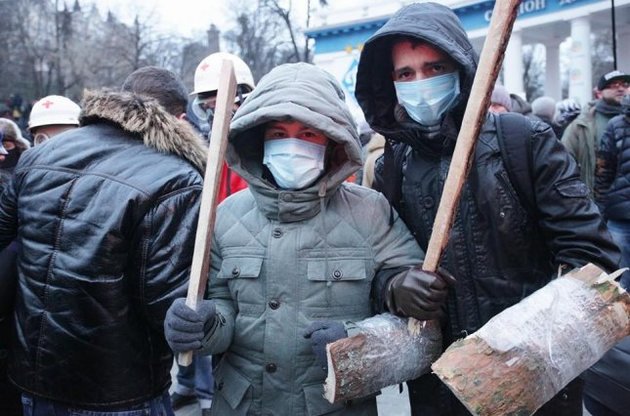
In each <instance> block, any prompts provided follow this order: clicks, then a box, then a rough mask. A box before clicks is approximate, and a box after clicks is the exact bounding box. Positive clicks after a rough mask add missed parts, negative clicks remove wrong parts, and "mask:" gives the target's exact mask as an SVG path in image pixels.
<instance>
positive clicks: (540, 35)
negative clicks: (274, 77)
mask: <svg viewBox="0 0 630 416" xmlns="http://www.w3.org/2000/svg"><path fill="white" fill-rule="evenodd" d="M344 3H345V2H344ZM409 3H412V1H389V2H384V1H382V0H381V1H375V0H374V1H370V0H368V1H364V2H362V5H361V6H355V7H347V6H346V8H345V9H342V8H336V9H335V8H334V7H333V6H330V8H326V9H323V10H322V12H321V13H322V14H320V15H319V16H318V17H319V20H320V22H321V24H320V26H319V27H315V28H313V29H311V30H309V31H307V36H308V37H310V38H312V39H314V40H315V55H314V62H315V64H317V65H319V66H321V67H322V68H324V69H326V70H327V71H329V72H331V73H332V74H333V75H335V76H336V77H337V79H339V81H340V82H341V84H342V85H343V87H344V88H345V89H346V92H347V95H348V104H349V105H350V106H351V108H352V110H353V112H354V113H355V115H356V116H357V118H359V119H360V118H361V117H362V115H361V111H360V109H359V108H358V105H357V103H356V100H355V99H354V83H355V77H356V69H357V64H358V59H359V55H360V51H361V48H362V46H363V43H364V42H365V41H366V40H367V39H368V38H369V37H370V36H371V35H372V34H373V33H374V32H376V31H377V30H378V29H379V28H380V27H381V26H382V25H383V24H384V23H385V22H386V21H387V19H388V18H389V17H390V16H391V15H392V14H393V13H394V12H395V11H396V10H398V9H399V8H400V7H402V6H404V5H406V4H409ZM440 3H442V4H445V5H447V6H449V7H451V8H452V9H453V10H454V11H455V13H456V14H457V15H458V16H459V18H460V19H461V21H462V24H463V26H464V28H465V29H466V31H467V32H468V35H469V37H470V39H471V41H472V43H473V46H474V47H475V49H476V50H477V51H478V52H479V51H481V49H482V47H483V42H484V40H485V36H486V34H487V32H488V26H489V22H490V17H491V15H492V8H493V7H494V3H495V2H494V1H493V0H489V1H479V0H477V1H462V0H450V1H449V0H444V1H440ZM612 3H613V2H612V1H611V0H523V1H522V2H521V5H520V6H519V14H518V17H517V19H516V22H515V24H514V29H513V32H512V36H511V38H510V42H509V44H508V47H507V50H506V52H505V57H504V61H503V82H504V84H505V86H506V88H507V89H508V90H509V91H510V92H513V93H517V94H519V95H521V96H525V92H524V90H525V89H524V82H523V79H524V68H523V46H525V45H531V44H542V45H544V50H545V85H544V90H545V94H546V95H549V96H551V97H552V98H554V99H556V100H559V99H562V98H566V97H562V82H561V81H562V80H561V64H560V60H561V53H560V51H561V45H562V46H563V48H562V50H563V51H567V52H566V54H565V55H568V56H565V59H566V60H567V62H568V74H566V76H568V80H567V81H568V86H569V91H568V96H569V97H572V98H575V99H577V100H579V102H581V103H582V104H584V103H586V102H588V101H589V100H591V98H592V93H593V85H592V75H593V74H592V62H591V50H592V36H591V34H592V32H593V31H595V30H599V29H606V28H608V29H610V28H612V13H611V7H612ZM614 4H615V9H614V10H615V20H616V24H615V28H616V33H617V67H618V69H620V70H622V71H625V72H630V47H629V45H630V0H615V1H614ZM324 13H325V14H324ZM595 75H598V74H595Z"/></svg>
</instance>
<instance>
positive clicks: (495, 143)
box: [356, 3, 619, 416]
mask: <svg viewBox="0 0 630 416" xmlns="http://www.w3.org/2000/svg"><path fill="white" fill-rule="evenodd" d="M388 58H389V59H388ZM484 70H488V69H487V68H484ZM476 71H477V56H476V54H475V52H474V50H473V48H472V45H471V44H470V41H469V39H468V36H467V35H466V32H465V31H464V28H463V27H462V24H461V22H460V20H459V18H458V17H457V16H456V15H455V13H453V11H452V10H450V9H449V8H447V7H445V6H442V5H439V4H437V3H419V4H412V5H409V6H406V7H404V8H402V9H401V10H399V11H398V12H397V13H396V14H395V15H394V16H393V17H392V18H391V19H390V20H389V21H388V22H387V23H386V24H385V25H384V26H383V27H382V28H381V29H380V30H379V31H378V32H376V33H375V34H374V35H373V36H372V37H371V38H370V39H369V40H368V41H367V42H366V43H365V46H364V48H363V51H362V53H361V59H360V62H359V67H358V72H357V85H356V96H357V100H358V102H359V104H360V105H361V108H362V109H363V112H364V114H365V117H366V120H367V122H368V123H369V124H370V126H371V127H372V128H373V129H374V131H376V132H377V133H380V134H382V135H383V136H384V137H385V138H386V139H387V144H386V147H385V153H384V157H383V158H382V159H380V160H379V162H378V163H377V167H376V179H375V184H376V188H377V189H380V190H382V191H383V192H384V194H385V195H386V196H387V198H388V199H389V201H390V203H391V204H392V205H393V206H394V207H395V208H396V210H398V212H399V213H400V216H401V217H402V218H403V220H404V221H405V223H406V224H407V226H408V227H409V229H410V230H411V231H412V233H413V235H414V236H415V238H416V240H417V241H418V243H419V244H420V247H421V248H422V249H424V250H426V248H427V245H428V241H429V238H430V235H431V231H432V228H433V222H434V219H435V216H436V212H437V207H438V203H439V200H440V197H441V195H442V191H443V187H444V181H445V178H446V175H447V173H448V170H449V165H450V162H451V158H452V156H453V150H454V147H455V142H456V140H457V137H458V134H459V130H460V129H461V126H462V118H463V114H464V110H465V108H466V105H467V104H468V99H469V95H470V90H471V86H472V82H473V79H474V76H475V73H476ZM478 141H479V143H478V145H477V147H476V151H475V153H474V154H473V156H472V161H471V170H470V173H469V176H468V178H467V181H466V182H465V184H464V186H463V189H462V197H461V201H460V203H459V207H458V211H457V215H456V217H455V219H454V223H453V228H452V230H451V233H450V238H449V241H448V245H447V247H446V249H445V252H444V255H443V257H442V261H441V264H440V266H441V267H442V268H443V269H445V270H446V271H448V272H450V273H451V274H452V275H453V276H454V277H455V279H456V283H455V284H452V285H450V287H449V290H448V294H447V296H438V294H439V293H438V291H437V290H436V288H437V287H440V286H441V287H444V286H446V284H447V282H448V280H447V279H445V278H444V276H443V275H442V273H439V274H433V276H429V275H425V276H423V275H422V274H421V273H418V274H414V275H413V276H395V277H393V278H392V279H390V280H389V281H388V282H387V284H386V286H385V287H386V291H387V292H386V295H385V299H386V300H387V302H386V306H387V308H388V309H389V310H390V311H392V312H394V313H396V314H398V315H401V316H411V317H414V318H417V319H420V320H429V319H439V320H440V322H441V324H442V333H443V339H444V348H446V347H447V346H448V345H450V344H451V343H452V342H454V341H455V340H457V339H458V338H463V337H465V336H466V335H467V334H471V333H473V332H475V331H477V330H478V329H479V328H481V327H482V326H483V325H484V324H486V323H487V322H488V321H489V320H490V319H491V318H492V317H493V316H495V315H496V314H498V313H499V312H501V311H503V310H504V309H506V308H508V307H510V306H512V305H514V304H516V303H518V302H519V301H520V300H521V299H523V298H524V297H526V296H528V295H530V294H531V293H533V292H534V291H536V290H537V289H539V288H541V287H543V286H544V285H546V284H547V283H548V282H549V281H550V280H551V279H552V278H553V277H555V276H556V275H557V273H558V269H559V268H561V269H562V270H569V269H571V268H574V267H578V266H582V265H584V264H586V263H589V262H592V263H595V264H597V265H599V266H600V267H602V268H603V269H605V270H608V271H611V270H613V269H615V268H616V267H617V263H618V261H619V251H618V249H617V247H616V246H615V245H614V243H613V242H612V241H611V239H610V235H609V234H608V232H607V230H606V228H605V225H604V222H603V221H602V218H601V216H600V214H599V211H598V209H597V207H596V206H595V204H594V203H593V202H592V200H591V199H590V198H589V191H588V189H587V188H586V185H584V183H582V182H581V181H580V179H579V173H578V169H577V166H576V163H575V161H574V160H573V158H572V157H571V156H570V155H569V154H568V153H567V152H566V150H565V149H564V147H563V146H562V144H561V143H560V142H559V141H558V140H557V139H556V138H555V136H554V134H553V132H552V131H551V128H550V127H549V126H547V125H546V124H543V123H540V122H538V121H534V120H531V119H528V118H526V117H524V116H522V115H519V114H512V113H503V114H492V113H489V114H488V116H487V118H486V121H485V124H484V126H483V128H482V130H481V133H480V136H479V139H478ZM519 148H520V151H518V152H513V151H514V150H516V149H519ZM502 150H510V152H506V156H505V157H504V156H503V155H502V153H503V152H502ZM523 153H527V154H526V156H527V157H522V155H523ZM514 154H516V155H518V157H513V156H512V157H511V158H510V157H508V155H514ZM517 168H518V169H517ZM436 276H437V277H436ZM438 283H441V285H439V284H438ZM409 396H410V401H411V409H412V413H413V414H414V415H422V416H433V415H468V414H469V412H468V411H467V410H466V409H465V408H464V406H463V405H462V404H461V403H459V402H458V401H457V399H456V398H455V397H454V396H453V395H452V394H451V393H450V391H449V390H448V389H447V387H446V386H445V385H443V384H441V382H440V381H439V380H438V378H437V376H435V375H433V374H428V375H425V376H422V377H420V378H419V379H417V380H414V381H411V382H410V383H409ZM581 412H582V394H581V384H580V381H579V380H574V381H572V382H571V383H569V385H568V386H567V387H566V388H565V389H563V391H561V392H560V393H559V394H557V395H556V397H554V398H553V399H552V400H551V401H550V402H549V403H547V404H546V405H545V406H544V407H543V408H541V409H540V410H539V411H538V412H537V415H554V416H559V415H579V414H581Z"/></svg>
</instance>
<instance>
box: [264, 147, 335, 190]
mask: <svg viewBox="0 0 630 416" xmlns="http://www.w3.org/2000/svg"><path fill="white" fill-rule="evenodd" d="M325 154H326V146H324V145H321V144H316V143H311V142H307V141H305V140H300V139H294V138H288V139H274V140H265V152H264V157H263V163H264V164H265V166H267V167H268V168H269V170H270V171H271V174H272V175H273V177H274V179H275V180H276V183H277V184H278V186H279V187H280V188H282V189H302V188H304V187H306V186H308V185H310V184H312V183H313V182H315V180H316V179H317V178H319V177H320V175H321V174H322V172H324V156H325Z"/></svg>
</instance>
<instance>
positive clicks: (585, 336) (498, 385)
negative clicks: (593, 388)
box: [432, 264, 630, 416]
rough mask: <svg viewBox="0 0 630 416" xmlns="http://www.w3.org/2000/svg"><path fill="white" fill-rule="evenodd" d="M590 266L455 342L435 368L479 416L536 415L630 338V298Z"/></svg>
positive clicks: (511, 308)
mask: <svg viewBox="0 0 630 416" xmlns="http://www.w3.org/2000/svg"><path fill="white" fill-rule="evenodd" d="M620 272H621V271H619V272H616V273H614V274H613V275H610V276H609V275H607V274H606V273H604V272H603V271H602V270H601V269H599V268H598V267H597V266H595V265H593V264H588V265H586V266H584V267H582V268H581V269H575V270H573V271H571V272H570V273H568V274H567V275H565V276H563V277H559V278H558V279H555V280H553V281H552V282H551V283H549V284H548V285H546V286H545V287H543V288H542V289H540V290H538V291H537V292H535V293H533V294H532V295H531V296H529V297H527V298H525V299H524V300H522V301H521V302H520V303H518V304H516V305H514V306H512V307H510V308H508V309H506V310H504V311H503V312H501V313H500V314H498V315H496V316H495V317H494V318H492V319H491V320H490V321H489V322H488V323H487V324H486V325H484V326H483V327H482V328H481V329H480V330H479V331H477V332H475V333H474V334H472V335H470V336H468V337H466V338H465V339H463V340H459V341H457V342H455V343H454V344H452V345H451V346H450V347H449V348H448V349H447V350H446V352H445V353H444V354H443V355H442V357H440V359H438V360H437V361H436V362H435V363H434V364H433V367H432V368H433V371H434V372H435V373H436V374H437V375H438V377H439V378H440V379H441V380H442V381H443V382H444V383H446V385H447V386H448V387H449V388H450V389H451V391H452V392H453V393H454V394H455V396H457V398H458V399H459V400H460V401H461V402H462V403H463V404H464V405H465V406H466V408H467V409H468V410H469V411H470V412H472V413H473V414H475V415H479V416H490V415H518V416H527V415H532V414H533V413H534V412H536V410H537V409H539V408H540V407H541V406H542V405H543V404H545V403H546V402H547V401H549V400H550V399H551V398H552V397H553V396H555V395H556V393H558V392H559V391H560V390H561V389H562V388H563V387H565V386H566V385H567V384H568V383H569V382H570V381H571V380H573V379H574V378H575V377H577V376H578V375H579V374H580V373H581V372H582V371H584V370H586V369H587V368H588V367H590V366H591V365H593V364H595V362H596V361H597V360H599V359H600V358H601V357H602V356H603V355H604V353H605V352H606V351H607V350H608V349H610V348H612V347H613V346H614V345H615V344H616V343H617V342H618V341H619V340H621V339H622V338H623V337H625V336H627V335H630V295H629V294H628V293H627V292H626V291H625V290H623V289H622V288H620V286H619V284H618V283H617V282H615V281H614V280H612V279H614V278H615V277H616V276H618V275H619V274H620Z"/></svg>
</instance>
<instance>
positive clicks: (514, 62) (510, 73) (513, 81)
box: [503, 30, 525, 98]
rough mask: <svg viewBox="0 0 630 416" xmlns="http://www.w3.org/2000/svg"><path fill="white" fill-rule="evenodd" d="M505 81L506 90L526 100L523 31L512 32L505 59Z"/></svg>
mask: <svg viewBox="0 0 630 416" xmlns="http://www.w3.org/2000/svg"><path fill="white" fill-rule="evenodd" d="M503 79H504V82H505V88H507V90H508V91H509V92H510V93H514V94H518V95H520V96H521V97H523V98H525V87H524V84H523V37H522V34H521V31H520V30H518V31H515V32H512V36H511V37H510V42H509V43H508V46H507V48H506V50H505V58H504V59H503Z"/></svg>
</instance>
